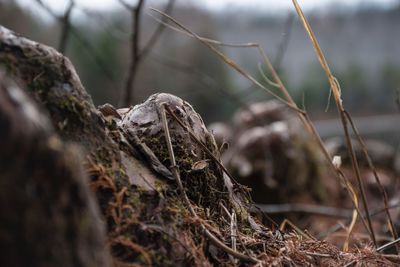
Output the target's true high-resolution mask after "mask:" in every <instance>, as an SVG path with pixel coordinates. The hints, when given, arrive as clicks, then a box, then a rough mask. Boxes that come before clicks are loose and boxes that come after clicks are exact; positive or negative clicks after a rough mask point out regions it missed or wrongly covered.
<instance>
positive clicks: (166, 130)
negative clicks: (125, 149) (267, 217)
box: [160, 104, 260, 263]
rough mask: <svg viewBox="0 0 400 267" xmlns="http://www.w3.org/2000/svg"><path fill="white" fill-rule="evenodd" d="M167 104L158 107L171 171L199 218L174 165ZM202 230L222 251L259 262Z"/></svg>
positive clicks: (202, 226)
mask: <svg viewBox="0 0 400 267" xmlns="http://www.w3.org/2000/svg"><path fill="white" fill-rule="evenodd" d="M167 108H168V106H166V105H165V104H161V106H160V109H161V118H162V124H163V129H164V133H165V139H166V142H167V147H168V153H169V156H170V160H171V171H172V173H173V175H174V177H175V179H176V182H177V184H178V188H179V190H180V191H181V194H182V197H183V199H184V201H185V204H186V205H187V206H188V208H189V211H190V213H191V214H192V216H193V217H195V218H199V217H198V215H197V213H196V211H195V210H194V208H193V206H192V204H191V203H190V200H189V198H188V196H187V194H186V191H185V189H184V188H183V185H182V181H181V178H180V174H179V170H178V166H177V165H176V160H175V154H174V150H173V147H172V142H171V136H170V133H169V128H168V121H167V118H166V112H165V111H166V110H167ZM200 225H201V228H202V230H203V231H204V234H205V235H206V236H207V237H208V238H209V239H210V241H211V242H212V243H213V244H214V245H215V246H217V247H219V248H220V249H222V250H223V251H225V252H226V253H228V254H229V255H232V256H234V257H236V258H239V259H242V260H245V261H249V262H252V263H258V262H260V261H259V260H258V259H256V258H253V257H250V256H246V255H244V254H242V253H240V252H237V251H235V250H233V249H231V248H230V247H228V246H227V245H225V244H224V243H222V242H221V241H220V240H219V239H218V238H217V237H216V236H215V235H214V234H212V233H211V232H210V231H209V230H208V229H207V228H206V227H205V226H204V224H200Z"/></svg>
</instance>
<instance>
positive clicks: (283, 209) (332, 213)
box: [257, 203, 352, 219]
mask: <svg viewBox="0 0 400 267" xmlns="http://www.w3.org/2000/svg"><path fill="white" fill-rule="evenodd" d="M257 207H258V208H259V210H261V211H262V212H265V213H270V214H271V213H291V212H296V213H309V214H316V215H323V216H329V217H337V218H346V219H347V218H349V216H351V214H352V210H351V209H341V208H335V207H328V206H322V205H312V204H297V203H288V204H257Z"/></svg>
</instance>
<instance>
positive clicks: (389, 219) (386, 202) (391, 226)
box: [345, 111, 398, 250]
mask: <svg viewBox="0 0 400 267" xmlns="http://www.w3.org/2000/svg"><path fill="white" fill-rule="evenodd" d="M345 114H346V117H347V120H348V121H349V122H350V125H351V128H352V129H353V133H354V134H355V136H356V137H357V140H358V142H359V144H360V146H361V148H362V151H363V154H364V157H365V158H366V160H367V163H368V166H369V168H370V169H371V171H372V173H373V174H374V177H375V181H376V184H377V185H378V188H379V191H380V193H381V195H382V199H383V204H384V210H385V214H386V218H387V223H388V227H389V230H390V233H391V234H392V236H393V239H394V240H396V239H397V238H398V235H397V231H396V228H395V227H394V224H393V220H392V217H391V215H390V212H389V200H388V196H387V193H386V190H385V188H384V187H383V185H382V183H381V180H380V179H379V175H378V172H377V171H376V168H375V165H374V163H373V162H372V159H371V157H370V156H369V154H368V150H367V145H366V144H365V142H364V140H363V139H362V138H361V135H360V133H359V132H358V129H357V127H356V126H355V124H354V122H353V120H352V118H351V116H350V114H349V113H348V112H347V111H345ZM396 250H398V246H396Z"/></svg>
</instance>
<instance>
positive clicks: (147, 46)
mask: <svg viewBox="0 0 400 267" xmlns="http://www.w3.org/2000/svg"><path fill="white" fill-rule="evenodd" d="M174 3H175V0H169V1H168V4H167V6H166V7H165V9H164V13H171V11H172V8H173V6H174ZM164 30H165V25H164V24H162V23H160V24H158V27H157V29H156V30H155V31H154V32H153V34H152V35H151V37H150V39H149V40H148V41H147V43H146V44H145V45H144V46H143V49H142V51H141V52H140V53H139V57H140V58H141V59H143V58H145V57H147V56H148V54H149V53H150V52H151V50H152V49H153V47H154V45H155V44H156V43H157V41H158V40H159V38H160V37H161V35H162V33H163V31H164Z"/></svg>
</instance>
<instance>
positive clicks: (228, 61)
mask: <svg viewBox="0 0 400 267" xmlns="http://www.w3.org/2000/svg"><path fill="white" fill-rule="evenodd" d="M151 10H152V11H154V12H157V13H158V14H160V15H161V16H163V17H165V18H168V20H170V21H172V22H173V23H174V24H175V25H177V26H178V27H179V28H181V29H182V30H183V33H185V34H186V35H188V36H191V37H194V38H195V39H197V40H199V41H200V42H201V43H202V44H204V45H205V46H206V47H208V48H209V49H210V50H211V51H213V52H214V53H215V54H216V55H217V56H218V57H219V58H220V59H222V60H223V61H224V62H225V63H226V64H228V65H229V66H230V67H232V68H233V69H235V70H236V71H237V72H239V73H240V74H242V75H243V76H244V77H246V78H247V79H248V80H250V81H251V82H253V83H254V84H255V85H257V86H258V87H259V88H261V89H263V90H265V91H266V92H268V93H269V94H270V95H272V96H273V97H275V98H276V99H278V100H279V101H281V102H282V103H284V104H285V105H286V106H288V107H289V108H291V109H293V110H295V111H297V112H299V113H302V114H303V113H304V111H303V110H301V109H299V108H298V107H297V106H295V105H293V104H292V103H289V102H287V101H286V100H285V99H283V98H282V97H280V96H279V95H277V94H276V93H274V92H273V91H272V90H271V89H269V88H267V87H266V86H264V85H262V84H261V83H260V82H259V81H257V80H256V79H255V78H254V77H253V76H251V75H250V74H249V73H248V72H247V71H245V70H244V69H243V68H242V67H240V66H239V65H238V64H237V63H236V62H235V61H233V60H232V59H231V58H229V57H228V56H226V55H225V54H224V53H222V52H221V51H220V50H218V49H216V48H215V47H214V46H213V45H212V44H211V43H212V42H210V41H208V40H209V39H206V38H203V37H200V36H199V35H197V34H196V33H194V32H193V31H191V30H189V29H188V28H187V27H185V26H183V25H182V24H181V23H180V22H178V21H177V20H175V19H174V18H172V17H171V16H169V15H167V14H165V13H163V12H162V11H160V10H157V9H155V8H151ZM166 25H167V26H168V27H169V25H168V24H166ZM214 42H217V41H214ZM217 43H218V44H219V45H223V43H221V42H217ZM249 46H251V47H254V46H258V44H255V43H251V44H248V45H243V47H249Z"/></svg>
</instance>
